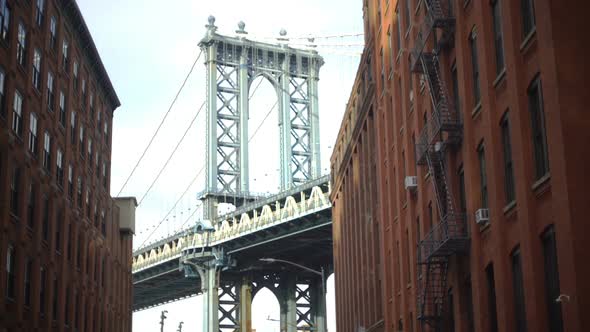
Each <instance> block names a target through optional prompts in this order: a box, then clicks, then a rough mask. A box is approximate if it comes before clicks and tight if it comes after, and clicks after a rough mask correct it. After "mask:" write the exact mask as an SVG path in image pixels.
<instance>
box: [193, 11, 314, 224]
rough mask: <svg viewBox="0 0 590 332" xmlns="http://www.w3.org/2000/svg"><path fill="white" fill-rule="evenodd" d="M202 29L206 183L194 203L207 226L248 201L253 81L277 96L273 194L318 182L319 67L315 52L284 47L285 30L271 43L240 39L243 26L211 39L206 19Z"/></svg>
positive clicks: (214, 33)
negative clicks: (276, 187)
mask: <svg viewBox="0 0 590 332" xmlns="http://www.w3.org/2000/svg"><path fill="white" fill-rule="evenodd" d="M206 28H207V33H206V35H205V37H204V38H203V39H202V40H201V42H200V43H199V46H200V47H201V49H202V51H203V53H205V55H206V60H205V64H206V75H207V78H206V89H207V120H206V134H205V135H206V139H205V141H206V145H207V146H206V154H205V158H206V166H205V171H206V175H205V176H206V180H205V190H204V191H203V192H202V193H201V195H200V197H199V198H200V199H201V200H202V201H203V218H204V219H206V220H207V219H208V220H214V219H215V217H216V214H217V204H218V203H220V202H223V203H232V204H234V205H236V207H239V206H240V205H242V204H244V203H246V202H248V201H251V200H253V199H255V198H256V197H254V195H253V194H251V193H250V190H249V179H248V174H249V171H248V165H249V157H250V156H249V153H248V111H249V92H250V91H249V90H250V87H251V84H252V82H253V80H254V79H255V78H257V77H258V76H263V77H264V78H266V79H268V81H270V83H271V84H272V86H273V87H274V89H275V91H276V94H277V97H278V112H279V127H280V129H279V132H280V138H279V139H280V165H279V169H280V189H281V191H284V190H287V189H289V188H291V187H293V186H296V185H298V184H301V183H305V182H306V181H309V180H311V179H314V178H317V177H319V176H320V171H321V166H320V149H319V146H320V144H319V143H320V142H319V141H320V137H319V109H318V79H319V71H320V67H321V66H322V65H323V63H324V61H323V59H322V57H321V56H320V55H319V54H318V53H317V51H315V50H305V49H295V48H292V47H289V46H288V45H287V42H288V39H287V37H286V31H285V30H282V31H281V37H280V38H277V43H276V44H271V43H265V42H260V41H254V40H250V39H248V38H247V36H248V33H247V32H246V31H245V24H244V22H240V23H239V24H238V30H237V31H236V36H235V37H229V36H223V35H220V34H218V33H217V27H216V26H215V17H213V16H210V17H209V24H207V25H206ZM257 157H258V158H263V157H264V156H257ZM270 162H272V161H270ZM277 163H279V161H277Z"/></svg>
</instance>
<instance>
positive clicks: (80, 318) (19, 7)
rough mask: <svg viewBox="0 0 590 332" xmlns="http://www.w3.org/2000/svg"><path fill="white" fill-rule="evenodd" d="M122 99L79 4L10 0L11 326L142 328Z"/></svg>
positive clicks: (3, 147)
mask: <svg viewBox="0 0 590 332" xmlns="http://www.w3.org/2000/svg"><path fill="white" fill-rule="evenodd" d="M119 105H120V102H119V100H118V98H117V95H116V93H115V91H114V89H113V86H112V84H111V82H110V80H109V77H108V75H107V72H106V70H105V68H104V66H103V64H102V62H101V60H100V57H99V54H98V51H97V49H96V46H95V45H94V42H93V41H92V37H91V35H90V32H89V30H88V27H87V26H86V24H85V23H84V19H83V17H82V14H81V13H80V9H79V7H78V5H77V4H76V2H75V1H71V0H29V1H14V0H12V1H11V0H1V1H0V266H1V267H2V268H1V270H0V285H1V287H0V331H49V330H51V331H130V330H131V304H132V303H131V301H132V297H131V293H132V288H131V287H132V285H131V250H132V243H131V242H132V232H133V227H134V225H133V223H134V208H135V205H134V204H133V203H134V199H133V198H117V199H113V198H111V197H110V194H109V193H110V191H109V190H110V188H109V187H110V164H111V138H112V135H111V134H112V119H113V112H114V110H115V109H116V108H117V107H118V106H119Z"/></svg>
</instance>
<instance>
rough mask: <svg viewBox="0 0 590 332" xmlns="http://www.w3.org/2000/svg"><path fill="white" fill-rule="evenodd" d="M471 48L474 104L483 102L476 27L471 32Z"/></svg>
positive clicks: (475, 105)
mask: <svg viewBox="0 0 590 332" xmlns="http://www.w3.org/2000/svg"><path fill="white" fill-rule="evenodd" d="M469 50H470V53H471V54H470V55H471V79H472V82H471V88H472V94H473V101H474V102H473V106H474V107H477V106H478V105H479V104H480V103H481V82H480V81H479V79H480V75H479V54H478V52H477V29H476V28H475V27H474V28H473V29H472V30H471V33H470V34H469Z"/></svg>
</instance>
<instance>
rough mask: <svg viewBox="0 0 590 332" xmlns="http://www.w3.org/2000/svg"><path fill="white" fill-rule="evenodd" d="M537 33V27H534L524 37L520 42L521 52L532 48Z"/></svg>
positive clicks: (523, 52)
mask: <svg viewBox="0 0 590 332" xmlns="http://www.w3.org/2000/svg"><path fill="white" fill-rule="evenodd" d="M536 34H537V27H534V28H533V29H532V30H531V32H529V34H528V35H526V37H524V40H523V41H522V43H521V44H520V53H522V54H523V55H524V54H526V53H528V50H529V49H530V48H531V45H532V44H533V43H532V40H533V39H534V37H535V36H536Z"/></svg>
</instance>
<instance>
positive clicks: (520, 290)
mask: <svg viewBox="0 0 590 332" xmlns="http://www.w3.org/2000/svg"><path fill="white" fill-rule="evenodd" d="M511 256H512V288H513V292H514V316H515V317H514V318H515V319H514V321H515V323H516V332H526V331H527V327H526V310H525V299H524V282H523V277H522V261H521V257H520V249H519V248H516V249H515V250H514V251H513V252H512V255H511Z"/></svg>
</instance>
